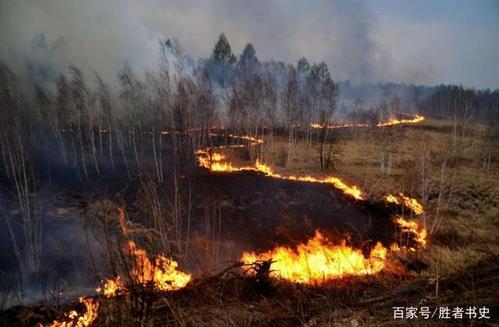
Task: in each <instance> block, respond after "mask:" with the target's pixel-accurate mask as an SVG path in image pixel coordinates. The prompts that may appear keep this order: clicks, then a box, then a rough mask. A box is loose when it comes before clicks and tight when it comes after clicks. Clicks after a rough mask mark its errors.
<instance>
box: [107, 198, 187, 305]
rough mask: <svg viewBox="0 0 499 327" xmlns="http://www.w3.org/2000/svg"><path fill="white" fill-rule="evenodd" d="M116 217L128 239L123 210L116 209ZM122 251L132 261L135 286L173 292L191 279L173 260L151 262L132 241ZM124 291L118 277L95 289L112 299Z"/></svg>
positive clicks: (163, 259)
mask: <svg viewBox="0 0 499 327" xmlns="http://www.w3.org/2000/svg"><path fill="white" fill-rule="evenodd" d="M118 216H119V221H120V227H121V231H122V233H123V235H124V236H125V237H128V234H129V231H128V228H127V226H126V219H125V210H124V209H123V208H118ZM124 250H125V252H126V253H127V254H129V255H130V256H131V257H132V259H133V267H132V269H131V270H130V272H129V273H130V277H131V278H132V281H133V282H134V283H135V284H139V285H152V286H153V287H154V288H155V289H157V290H159V291H174V290H178V289H181V288H183V287H184V286H185V285H187V283H189V282H190V280H191V278H192V276H191V275H190V274H188V273H185V272H183V271H181V270H179V269H177V268H178V263H177V262H176V261H175V260H173V259H170V258H167V257H166V256H164V255H162V254H160V255H158V256H157V257H156V258H155V259H154V260H152V261H151V260H150V259H149V257H148V256H147V252H146V251H145V250H143V249H139V248H138V247H137V245H136V244H135V242H134V241H132V240H128V242H127V243H125V245H124ZM125 291H126V289H125V285H124V283H123V281H122V280H121V278H120V276H117V277H115V278H111V279H107V280H106V281H105V282H104V283H103V286H102V287H99V288H97V292H99V293H101V294H102V295H104V296H105V297H114V296H116V295H117V294H119V293H121V292H125Z"/></svg>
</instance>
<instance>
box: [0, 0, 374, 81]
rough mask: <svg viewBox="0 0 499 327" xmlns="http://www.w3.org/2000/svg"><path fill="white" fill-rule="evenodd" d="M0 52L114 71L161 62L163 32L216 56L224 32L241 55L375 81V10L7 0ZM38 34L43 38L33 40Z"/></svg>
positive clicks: (6, 57)
mask: <svg viewBox="0 0 499 327" xmlns="http://www.w3.org/2000/svg"><path fill="white" fill-rule="evenodd" d="M0 6H1V7H0V8H1V14H0V27H1V29H2V31H3V33H2V36H1V43H2V45H3V46H2V47H1V49H0V59H1V60H3V61H6V62H7V63H8V64H9V65H11V66H15V67H18V68H19V67H23V66H25V64H26V62H31V63H35V64H45V66H46V67H47V70H51V71H54V72H57V71H61V70H63V69H64V68H65V67H66V66H67V65H68V64H70V63H72V64H76V65H78V66H80V67H81V68H82V69H83V70H84V71H88V72H92V71H97V72H99V73H100V74H102V75H103V76H104V77H105V78H106V79H114V78H115V75H116V71H117V70H118V69H119V68H120V67H121V66H122V65H123V64H124V63H125V62H127V63H129V64H131V65H132V66H133V67H135V68H137V69H139V70H146V69H154V68H155V67H156V65H157V64H158V61H159V46H158V39H159V38H163V39H165V38H167V37H177V38H178V39H179V40H180V42H181V44H182V45H183V47H184V48H185V50H186V52H187V53H189V54H191V55H192V56H193V57H195V58H203V57H208V56H209V55H210V51H211V49H212V47H213V44H214V42H215V41H216V39H217V37H218V34H219V33H221V32H225V33H226V34H227V36H228V37H229V40H230V41H231V44H232V47H233V51H234V52H235V53H236V54H239V53H240V52H241V51H242V49H243V47H244V45H245V44H246V43H247V42H252V43H253V44H254V45H255V48H256V50H257V55H258V57H259V58H260V59H263V60H270V59H274V60H283V61H286V62H290V63H295V62H296V61H297V60H298V59H299V58H300V57H301V56H305V57H307V58H308V59H309V60H310V61H325V62H326V63H328V64H329V65H330V66H331V67H333V72H334V74H335V77H336V78H341V79H346V78H348V79H352V80H359V81H365V80H371V79H372V78H373V76H372V72H373V68H372V67H373V65H375V64H376V56H375V55H374V54H375V53H376V49H375V44H374V43H373V42H372V40H371V38H370V35H369V31H370V29H371V25H372V24H374V17H373V15H372V14H371V12H370V10H369V8H368V6H367V5H366V4H365V3H363V2H360V1H348V2H347V1H334V2H331V1H326V0H321V1H316V2H314V3H313V4H312V5H310V4H308V3H305V2H295V1H292V2H289V1H284V0H279V1H272V2H269V1H264V0H257V1H251V2H250V1H243V0H236V1H223V0H210V1H196V0H187V1H181V2H179V1H172V0H167V1H159V0H146V1H141V2H137V1H131V0H125V1H120V2H119V3H117V2H116V1H111V0H101V1H99V0H89V1H61V0H40V1H36V2H33V1H28V0H18V1H2V3H1V5H0ZM33 40H35V42H34V41H33Z"/></svg>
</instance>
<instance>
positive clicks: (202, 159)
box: [196, 141, 364, 200]
mask: <svg viewBox="0 0 499 327" xmlns="http://www.w3.org/2000/svg"><path fill="white" fill-rule="evenodd" d="M262 142H263V141H262ZM259 143H260V142H259ZM196 154H197V157H198V164H199V166H200V167H204V168H206V169H208V170H210V171H211V172H225V173H233V172H239V171H254V172H258V173H262V174H264V175H265V176H267V177H271V178H276V179H283V180H291V181H298V182H306V183H320V184H330V185H332V186H333V187H335V188H337V189H339V190H341V191H343V193H345V194H346V195H349V196H351V197H353V198H354V199H357V200H363V199H364V196H363V192H362V191H361V190H360V189H359V188H358V187H357V186H355V185H348V184H347V183H345V182H344V181H342V180H341V179H340V178H338V177H334V176H327V177H323V178H316V177H313V176H308V175H306V176H295V175H281V174H278V173H276V172H274V171H273V170H272V168H271V167H270V166H268V165H266V164H264V163H261V162H260V161H259V160H258V159H257V160H256V162H255V164H254V166H235V165H234V164H232V163H231V162H230V161H228V160H227V159H226V157H225V156H224V155H222V154H220V153H218V152H213V153H210V152H209V151H206V150H204V149H199V150H197V151H196Z"/></svg>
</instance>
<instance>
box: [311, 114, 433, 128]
mask: <svg viewBox="0 0 499 327" xmlns="http://www.w3.org/2000/svg"><path fill="white" fill-rule="evenodd" d="M406 115H409V116H411V117H412V118H406V119H396V118H391V119H389V120H387V121H385V122H379V123H377V124H376V125H375V126H376V127H387V126H393V125H400V124H416V123H419V122H422V121H423V120H425V117H424V116H422V115H419V114H406ZM370 126H371V125H369V124H341V125H323V124H318V123H312V124H310V127H312V128H330V129H334V128H359V127H370Z"/></svg>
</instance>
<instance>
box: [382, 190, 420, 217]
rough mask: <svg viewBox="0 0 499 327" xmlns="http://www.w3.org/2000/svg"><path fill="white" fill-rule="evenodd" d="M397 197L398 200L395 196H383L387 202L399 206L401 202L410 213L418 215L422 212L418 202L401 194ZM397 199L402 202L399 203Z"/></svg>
mask: <svg viewBox="0 0 499 327" xmlns="http://www.w3.org/2000/svg"><path fill="white" fill-rule="evenodd" d="M398 196H399V198H397V197H396V196H395V195H392V194H389V195H387V196H385V200H386V201H387V202H390V203H395V204H401V202H402V203H403V204H404V206H405V207H407V208H409V209H411V211H412V212H414V213H415V214H416V215H420V214H422V213H423V212H424V208H423V205H422V204H421V203H419V202H418V200H416V199H413V198H410V197H408V196H405V195H404V194H403V193H399V195H398ZM399 199H400V200H402V201H400V200H399Z"/></svg>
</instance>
